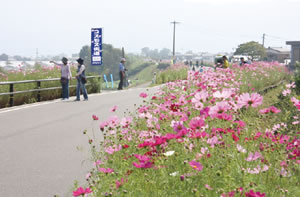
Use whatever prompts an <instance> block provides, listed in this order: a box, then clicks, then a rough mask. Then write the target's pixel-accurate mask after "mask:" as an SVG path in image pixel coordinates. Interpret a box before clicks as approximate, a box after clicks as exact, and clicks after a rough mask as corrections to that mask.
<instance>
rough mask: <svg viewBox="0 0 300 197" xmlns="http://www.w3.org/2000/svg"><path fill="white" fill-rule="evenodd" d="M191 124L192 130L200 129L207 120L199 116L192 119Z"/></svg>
mask: <svg viewBox="0 0 300 197" xmlns="http://www.w3.org/2000/svg"><path fill="white" fill-rule="evenodd" d="M189 126H190V128H191V129H192V130H198V129H201V128H202V127H204V126H205V121H204V120H202V119H201V118H199V117H195V118H193V119H192V120H191V122H190V124H189Z"/></svg>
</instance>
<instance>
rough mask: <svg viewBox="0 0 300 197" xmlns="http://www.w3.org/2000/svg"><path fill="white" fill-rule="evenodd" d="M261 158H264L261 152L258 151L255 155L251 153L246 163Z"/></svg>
mask: <svg viewBox="0 0 300 197" xmlns="http://www.w3.org/2000/svg"><path fill="white" fill-rule="evenodd" d="M259 158H263V156H262V155H261V154H260V152H258V151H256V152H255V153H254V154H253V153H250V154H249V155H248V157H247V159H246V161H255V160H257V159H259Z"/></svg>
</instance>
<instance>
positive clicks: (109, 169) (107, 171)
mask: <svg viewBox="0 0 300 197" xmlns="http://www.w3.org/2000/svg"><path fill="white" fill-rule="evenodd" d="M98 170H99V171H100V172H104V173H106V174H108V173H113V172H114V170H113V169H111V168H98Z"/></svg>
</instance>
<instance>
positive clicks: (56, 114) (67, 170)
mask: <svg viewBox="0 0 300 197" xmlns="http://www.w3.org/2000/svg"><path fill="white" fill-rule="evenodd" d="M156 89H157V88H150V89H149V93H154V92H155V91H156ZM141 92H146V88H137V89H130V90H123V91H118V92H108V93H101V94H97V95H90V97H89V101H87V102H86V101H81V102H73V101H68V102H62V101H60V100H56V101H51V102H44V103H39V104H32V105H26V106H21V107H16V108H10V109H4V110H3V109H2V110H0V196H1V197H2V196H5V197H19V196H20V197H21V196H22V197H27V196H30V197H48V196H50V197H53V196H54V194H57V195H59V196H71V191H70V190H71V188H72V185H73V182H74V180H79V181H80V183H85V182H84V178H85V175H86V173H87V172H88V170H89V169H90V168H91V162H90V161H89V156H90V155H89V152H88V151H89V146H88V142H87V137H86V136H84V135H83V134H82V131H83V130H85V129H88V130H92V129H94V130H95V131H99V128H98V125H99V122H98V123H96V122H95V121H92V118H91V117H92V115H93V114H95V115H97V116H98V117H99V119H100V120H106V119H107V118H108V117H109V116H110V115H112V114H113V113H112V112H110V108H111V107H112V106H113V105H117V106H118V107H119V108H118V110H117V115H118V116H119V117H122V116H124V112H125V111H126V110H127V109H128V110H129V111H133V110H134V108H135V107H134V104H138V105H139V104H141V103H142V99H141V98H140V97H139V96H138V95H139V94H140V93H141Z"/></svg>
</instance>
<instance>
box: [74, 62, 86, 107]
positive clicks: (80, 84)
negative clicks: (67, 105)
mask: <svg viewBox="0 0 300 197" xmlns="http://www.w3.org/2000/svg"><path fill="white" fill-rule="evenodd" d="M76 61H77V62H78V68H77V74H76V79H77V87H76V99H75V101H80V89H81V90H82V93H83V97H84V100H85V101H87V100H88V95H87V91H86V88H85V83H86V77H85V66H84V65H83V59H81V58H79V59H77V60H76Z"/></svg>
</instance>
